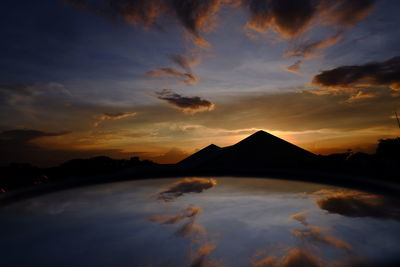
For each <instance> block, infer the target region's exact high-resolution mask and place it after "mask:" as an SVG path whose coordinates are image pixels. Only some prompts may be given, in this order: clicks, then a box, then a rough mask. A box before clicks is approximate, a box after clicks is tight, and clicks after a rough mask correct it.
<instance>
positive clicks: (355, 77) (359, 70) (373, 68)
mask: <svg viewBox="0 0 400 267" xmlns="http://www.w3.org/2000/svg"><path fill="white" fill-rule="evenodd" d="M313 83H314V84H315V85H319V86H323V87H328V88H348V87H371V86H384V87H389V88H390V89H392V90H394V91H400V57H393V58H391V59H389V60H386V61H383V62H372V63H367V64H364V65H352V66H342V67H337V68H335V69H331V70H325V71H322V72H321V73H320V74H318V75H316V76H315V77H314V78H313Z"/></svg>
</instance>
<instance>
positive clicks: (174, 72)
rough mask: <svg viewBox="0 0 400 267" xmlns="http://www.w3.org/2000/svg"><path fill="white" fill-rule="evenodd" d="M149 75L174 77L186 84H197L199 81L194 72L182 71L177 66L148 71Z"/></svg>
mask: <svg viewBox="0 0 400 267" xmlns="http://www.w3.org/2000/svg"><path fill="white" fill-rule="evenodd" d="M146 74H147V75H149V76H154V77H157V76H160V77H174V78H177V79H178V80H179V81H181V82H183V83H185V84H195V83H197V82H198V81H199V79H198V78H197V77H195V76H194V75H193V74H190V73H185V72H182V71H180V70H178V69H175V68H159V69H156V70H151V71H147V72H146Z"/></svg>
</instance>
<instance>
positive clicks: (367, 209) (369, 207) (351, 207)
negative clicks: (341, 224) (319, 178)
mask: <svg viewBox="0 0 400 267" xmlns="http://www.w3.org/2000/svg"><path fill="white" fill-rule="evenodd" d="M313 194H314V195H321V197H319V198H315V201H316V203H317V204H318V206H319V207H320V208H321V209H323V210H326V211H328V212H330V213H336V214H340V215H343V216H349V217H373V218H379V219H394V220H400V209H399V208H398V207H399V203H398V201H395V200H393V199H389V198H386V197H383V196H378V195H374V194H370V193H365V192H361V191H355V190H327V189H322V190H319V191H316V192H314V193H313Z"/></svg>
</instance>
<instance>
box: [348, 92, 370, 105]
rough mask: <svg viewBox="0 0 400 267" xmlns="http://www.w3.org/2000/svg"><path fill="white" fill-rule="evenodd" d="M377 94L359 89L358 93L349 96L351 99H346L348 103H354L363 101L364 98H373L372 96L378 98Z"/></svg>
mask: <svg viewBox="0 0 400 267" xmlns="http://www.w3.org/2000/svg"><path fill="white" fill-rule="evenodd" d="M376 97H377V95H376V94H373V93H364V92H363V91H358V93H357V94H355V95H352V96H350V97H349V99H347V100H346V102H347V103H354V102H357V101H362V100H364V99H371V98H376Z"/></svg>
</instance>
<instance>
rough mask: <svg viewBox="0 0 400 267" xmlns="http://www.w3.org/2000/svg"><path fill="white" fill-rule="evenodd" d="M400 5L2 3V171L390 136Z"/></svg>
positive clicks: (345, 145) (336, 147)
mask: <svg viewBox="0 0 400 267" xmlns="http://www.w3.org/2000/svg"><path fill="white" fill-rule="evenodd" d="M399 11H400V2H399V1H398V0H377V1H373V0H297V1H294V0H236V1H235V0H230V1H229V0H88V1H64V0H41V1H28V0H20V1H17V0H4V1H2V8H1V11H0V12H1V15H0V21H1V28H0V35H1V42H0V58H1V60H0V116H1V119H0V132H1V133H0V155H1V156H0V165H4V164H8V163H9V162H15V161H18V162H32V163H34V164H38V165H40V166H50V165H54V164H58V163H60V162H62V161H64V160H68V159H71V158H77V157H91V156H96V155H107V156H111V157H115V158H129V157H131V156H139V157H140V158H145V159H151V160H154V161H156V162H160V163H174V162H177V161H179V160H181V159H182V158H184V157H186V156H187V155H189V154H191V153H193V152H195V151H196V150H199V149H201V148H203V147H205V146H207V145H209V144H211V143H214V144H216V145H218V146H227V145H232V144H234V143H235V142H237V141H239V140H241V139H243V138H245V137H246V136H248V135H250V134H252V133H254V132H256V131H258V130H265V131H267V132H270V133H272V134H274V135H276V136H278V137H280V138H283V139H285V140H288V141H290V142H292V143H294V144H296V145H298V146H300V147H303V148H305V149H308V150H310V151H312V152H314V153H321V154H327V153H333V152H344V151H346V150H347V149H353V150H354V151H366V152H373V151H374V146H375V144H376V143H377V140H378V139H380V138H389V137H394V136H398V135H399V132H400V131H399V128H398V126H397V123H396V119H395V117H394V114H395V111H396V109H397V110H398V111H399V112H400V102H399V101H400V33H399V25H400V16H399V15H398V13H399Z"/></svg>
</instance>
